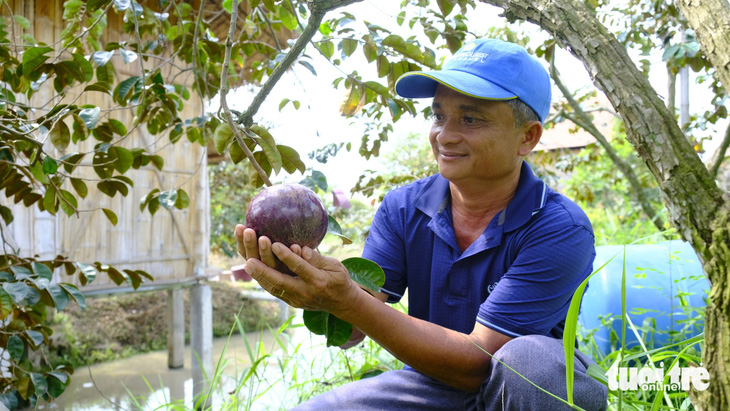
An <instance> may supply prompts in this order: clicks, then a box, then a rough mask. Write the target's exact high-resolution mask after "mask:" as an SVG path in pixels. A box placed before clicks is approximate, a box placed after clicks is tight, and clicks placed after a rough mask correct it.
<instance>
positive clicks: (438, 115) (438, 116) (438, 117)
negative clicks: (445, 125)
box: [431, 113, 444, 121]
mask: <svg viewBox="0 0 730 411" xmlns="http://www.w3.org/2000/svg"><path fill="white" fill-rule="evenodd" d="M431 118H432V119H433V121H441V120H443V119H444V116H442V115H441V114H436V113H434V114H433V115H432V116H431Z"/></svg>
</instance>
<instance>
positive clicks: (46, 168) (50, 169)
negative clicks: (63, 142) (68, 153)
mask: <svg viewBox="0 0 730 411" xmlns="http://www.w3.org/2000/svg"><path fill="white" fill-rule="evenodd" d="M56 171H58V163H57V162H56V160H54V159H53V157H51V156H46V157H45V158H44V159H43V174H46V175H52V174H56Z"/></svg>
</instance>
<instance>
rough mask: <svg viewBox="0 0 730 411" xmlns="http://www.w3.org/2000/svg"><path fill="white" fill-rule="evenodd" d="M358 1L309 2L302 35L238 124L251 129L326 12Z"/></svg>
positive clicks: (328, 0) (314, 32)
mask: <svg viewBox="0 0 730 411" xmlns="http://www.w3.org/2000/svg"><path fill="white" fill-rule="evenodd" d="M359 1H361V0H320V1H310V2H309V7H310V12H311V14H310V16H309V19H308V20H307V26H306V27H304V30H303V31H302V34H301V35H300V36H299V38H298V39H297V41H296V42H295V43H294V45H293V46H292V48H291V49H289V51H288V52H287V53H286V55H285V56H284V59H283V60H282V61H281V63H279V65H278V66H276V68H275V69H274V71H273V72H272V73H271V76H269V78H268V79H266V82H265V83H264V85H263V86H262V87H261V90H259V92H258V94H256V96H255V97H254V98H253V101H252V102H251V105H250V106H249V107H248V109H246V111H245V112H243V113H242V114H241V116H240V117H239V119H238V121H239V123H240V124H242V125H243V126H244V127H245V128H248V127H251V125H252V124H253V116H254V115H256V113H257V112H258V110H259V108H260V107H261V104H262V103H263V102H264V100H266V97H267V96H268V95H269V93H270V92H271V90H272V89H273V88H274V86H275V85H276V83H277V82H278V81H279V79H281V76H282V75H284V73H285V72H286V71H287V70H289V68H290V67H291V66H292V64H294V61H296V59H297V58H298V57H299V55H300V54H301V53H302V51H303V50H304V48H305V47H306V46H307V43H309V41H310V40H311V39H312V37H314V35H315V34H316V33H317V30H318V29H319V25H320V24H321V23H322V19H323V18H324V15H325V14H326V13H327V12H328V11H331V10H334V9H336V8H338V7H343V6H347V5H349V4H352V3H357V2H359Z"/></svg>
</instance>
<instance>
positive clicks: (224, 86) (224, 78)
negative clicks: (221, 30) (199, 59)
mask: <svg viewBox="0 0 730 411" xmlns="http://www.w3.org/2000/svg"><path fill="white" fill-rule="evenodd" d="M236 19H238V0H233V9H232V11H231V26H230V29H229V30H228V39H226V56H225V59H224V60H223V68H222V70H221V87H220V88H221V91H220V95H221V108H222V109H223V113H224V117H225V118H226V122H228V126H229V127H231V130H232V131H233V135H234V136H235V138H236V144H238V145H239V146H241V150H243V153H244V154H245V155H246V158H248V161H249V162H250V163H251V165H252V166H253V168H254V169H255V170H256V172H257V173H258V174H259V176H260V177H261V179H262V180H263V181H264V183H265V184H266V185H267V186H269V187H270V186H271V180H269V176H267V175H266V172H265V171H264V170H263V168H261V165H260V164H259V163H258V162H257V161H256V159H255V158H254V156H253V153H252V152H251V150H249V149H248V146H247V145H246V143H245V142H244V141H243V137H242V136H241V129H240V128H239V127H238V125H237V124H236V123H235V122H234V121H233V115H232V114H231V109H230V108H228V101H226V96H227V95H228V67H229V66H230V64H231V49H232V48H233V36H235V34H236Z"/></svg>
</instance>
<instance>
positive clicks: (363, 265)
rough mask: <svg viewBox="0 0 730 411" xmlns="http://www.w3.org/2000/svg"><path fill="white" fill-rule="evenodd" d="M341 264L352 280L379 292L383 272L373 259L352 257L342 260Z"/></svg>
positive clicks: (383, 275) (383, 276)
mask: <svg viewBox="0 0 730 411" xmlns="http://www.w3.org/2000/svg"><path fill="white" fill-rule="evenodd" d="M342 265H344V266H345V268H347V271H348V272H349V273H350V277H351V278H352V279H353V281H355V282H356V283H358V284H360V285H361V286H363V287H365V288H368V289H370V290H371V291H373V292H376V293H378V292H380V287H382V286H383V284H385V272H383V269H382V268H380V266H379V265H378V264H377V263H375V262H373V261H370V260H368V259H366V258H361V257H352V258H346V259H344V260H342Z"/></svg>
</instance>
